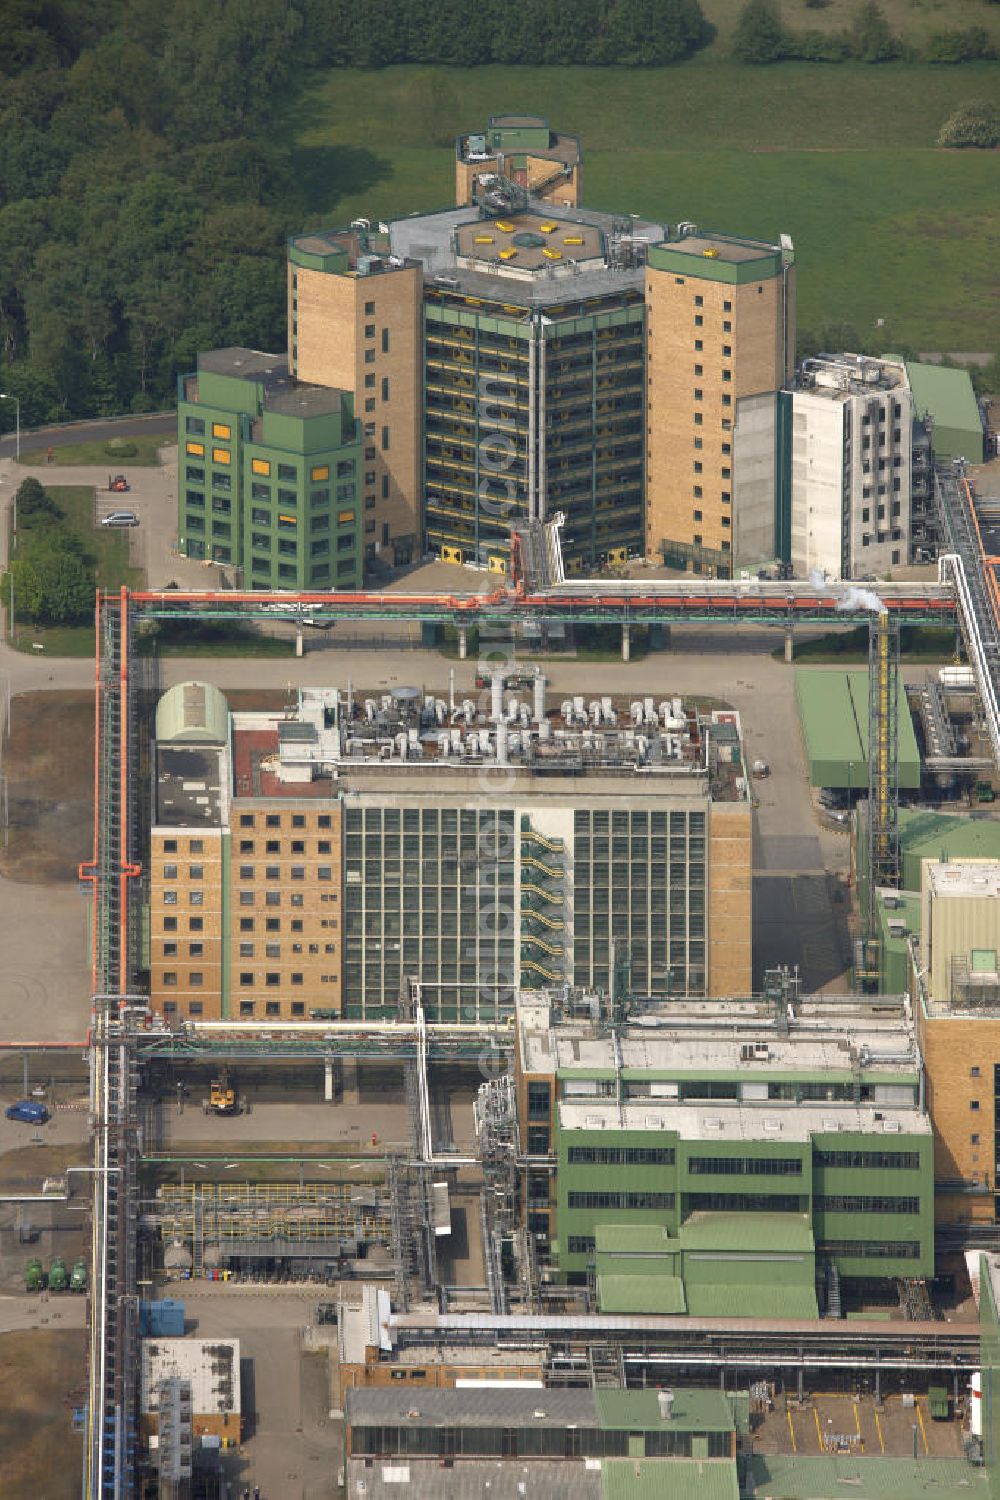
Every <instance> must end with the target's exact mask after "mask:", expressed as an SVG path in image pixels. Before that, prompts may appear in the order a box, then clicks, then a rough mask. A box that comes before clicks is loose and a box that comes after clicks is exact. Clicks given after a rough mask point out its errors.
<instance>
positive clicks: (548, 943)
mask: <svg viewBox="0 0 1000 1500" xmlns="http://www.w3.org/2000/svg"><path fill="white" fill-rule="evenodd" d="M565 904H566V850H565V846H564V844H563V841H562V839H553V838H549V837H547V836H546V835H545V834H543V833H539V832H538V831H537V829H534V828H532V826H531V819H530V818H529V817H528V816H527V815H523V816H522V818H521V974H522V977H523V979H524V980H525V982H527V983H531V982H533V981H535V980H538V981H540V982H542V983H544V984H561V983H562V982H563V980H564V979H565V977H566V973H565V971H566V948H565V943H564V941H563V939H562V937H561V936H560V934H561V933H563V932H564V931H565V927H566V924H565V920H564V917H563V912H562V908H563V907H564V906H565Z"/></svg>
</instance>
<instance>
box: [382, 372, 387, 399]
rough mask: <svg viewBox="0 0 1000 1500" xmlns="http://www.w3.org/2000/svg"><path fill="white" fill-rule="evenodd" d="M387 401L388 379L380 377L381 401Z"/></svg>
mask: <svg viewBox="0 0 1000 1500" xmlns="http://www.w3.org/2000/svg"><path fill="white" fill-rule="evenodd" d="M388 399H389V377H388V375H383V377H382V400H383V401H388Z"/></svg>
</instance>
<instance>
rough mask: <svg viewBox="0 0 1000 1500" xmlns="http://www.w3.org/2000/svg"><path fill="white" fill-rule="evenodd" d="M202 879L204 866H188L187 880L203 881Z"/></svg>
mask: <svg viewBox="0 0 1000 1500" xmlns="http://www.w3.org/2000/svg"><path fill="white" fill-rule="evenodd" d="M204 878H205V866H204V865H188V879H189V880H204Z"/></svg>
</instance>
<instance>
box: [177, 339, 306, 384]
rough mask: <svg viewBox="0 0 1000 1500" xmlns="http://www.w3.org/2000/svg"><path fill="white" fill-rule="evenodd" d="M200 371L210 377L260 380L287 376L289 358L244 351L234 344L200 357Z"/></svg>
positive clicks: (256, 350) (256, 351) (258, 351)
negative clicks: (270, 376)
mask: <svg viewBox="0 0 1000 1500" xmlns="http://www.w3.org/2000/svg"><path fill="white" fill-rule="evenodd" d="M198 369H199V370H204V371H205V372H206V374H209V375H232V376H235V377H236V378H237V379H239V380H259V379H261V377H262V376H265V375H287V374H288V357H287V355H284V354H265V353H264V352H263V351H262V350H260V349H244V348H243V347H242V346H241V345H239V344H234V345H232V346H231V347H230V348H227V349H209V350H208V351H207V352H206V353H203V354H199V355H198Z"/></svg>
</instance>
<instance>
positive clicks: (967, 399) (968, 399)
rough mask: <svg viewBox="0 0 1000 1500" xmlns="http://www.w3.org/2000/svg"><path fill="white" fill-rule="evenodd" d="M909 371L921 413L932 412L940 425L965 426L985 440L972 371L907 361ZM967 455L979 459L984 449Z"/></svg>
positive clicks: (914, 402) (972, 458)
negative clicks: (973, 386) (973, 385)
mask: <svg viewBox="0 0 1000 1500" xmlns="http://www.w3.org/2000/svg"><path fill="white" fill-rule="evenodd" d="M906 374H907V378H908V379H909V382H910V389H911V391H912V392H913V405H914V407H915V409H916V411H917V413H918V414H919V415H920V416H927V415H930V416H931V417H932V418H933V420H934V424H935V426H937V427H952V428H958V429H960V430H962V429H965V430H967V431H968V432H969V433H970V434H971V435H973V436H975V437H978V439H979V441H980V444H981V443H982V434H983V427H982V423H981V421H980V419H979V405H978V403H977V401H976V393H975V391H974V390H973V388H972V379H971V377H970V375H969V372H968V370H952V369H949V368H948V367H947V366H946V365H924V364H919V363H916V362H911V361H907V365H906ZM956 456H957V455H956ZM965 456H966V457H968V458H969V459H970V461H973V462H978V460H979V459H980V458H981V457H982V450H981V448H980V452H979V454H978V455H977V454H975V453H969V454H967V455H965Z"/></svg>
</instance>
